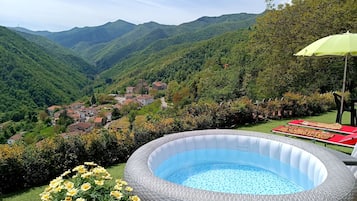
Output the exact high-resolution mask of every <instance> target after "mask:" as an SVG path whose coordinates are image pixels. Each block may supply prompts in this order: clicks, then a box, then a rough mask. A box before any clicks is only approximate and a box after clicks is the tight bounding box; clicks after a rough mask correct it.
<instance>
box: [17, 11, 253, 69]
mask: <svg viewBox="0 0 357 201" xmlns="http://www.w3.org/2000/svg"><path fill="white" fill-rule="evenodd" d="M256 17H257V15H256V14H246V13H241V14H231V15H224V16H220V17H202V18H199V19H197V20H196V21H193V22H190V23H185V24H181V25H178V26H174V25H162V24H158V23H155V22H148V23H144V24H139V25H133V24H131V23H128V22H124V21H121V20H118V21H116V22H112V23H107V24H104V25H102V26H97V27H85V28H74V29H71V30H68V31H63V32H55V33H51V32H32V34H38V35H42V36H45V37H47V38H48V39H50V40H52V41H54V42H56V43H58V44H60V45H62V46H64V47H67V48H70V49H71V50H73V51H75V52H76V53H77V54H78V55H80V56H82V57H83V58H85V59H86V60H87V61H88V62H90V63H92V64H95V65H96V67H97V70H98V71H103V70H106V69H109V68H111V67H112V66H114V65H115V64H116V63H118V62H121V61H123V60H124V59H126V58H128V57H130V56H132V55H135V54H138V53H140V52H141V51H142V50H144V49H147V47H149V46H150V48H151V49H150V51H152V52H155V51H160V50H162V49H164V48H167V47H169V46H172V45H177V44H183V43H192V42H197V41H202V40H206V39H210V38H212V37H214V36H218V35H220V34H223V33H226V32H228V31H233V30H237V29H241V28H248V27H250V26H252V25H253V24H254V23H255V19H256ZM18 30H19V31H26V30H21V29H18ZM26 32H29V31H28V30H27V31H26ZM147 51H148V50H147Z"/></svg>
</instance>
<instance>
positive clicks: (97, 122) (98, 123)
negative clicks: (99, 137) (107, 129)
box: [94, 117, 107, 128]
mask: <svg viewBox="0 0 357 201" xmlns="http://www.w3.org/2000/svg"><path fill="white" fill-rule="evenodd" d="M106 122H107V120H106V118H104V117H96V118H95V119H94V126H95V127H96V128H100V127H102V126H104V125H105V123H106Z"/></svg>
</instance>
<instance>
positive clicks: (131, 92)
mask: <svg viewBox="0 0 357 201" xmlns="http://www.w3.org/2000/svg"><path fill="white" fill-rule="evenodd" d="M134 90H135V87H127V88H126V91H125V93H126V94H133V93H134Z"/></svg>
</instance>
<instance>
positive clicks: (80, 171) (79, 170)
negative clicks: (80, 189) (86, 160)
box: [73, 165, 87, 174]
mask: <svg viewBox="0 0 357 201" xmlns="http://www.w3.org/2000/svg"><path fill="white" fill-rule="evenodd" d="M73 171H77V172H79V173H81V174H83V173H86V172H87V168H86V167H85V166H84V165H79V166H77V167H75V168H73Z"/></svg>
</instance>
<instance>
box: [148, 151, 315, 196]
mask: <svg viewBox="0 0 357 201" xmlns="http://www.w3.org/2000/svg"><path fill="white" fill-rule="evenodd" d="M154 174H155V175H156V176H158V177H160V178H162V179H165V180H167V181H170V182H173V183H176V184H180V185H183V186H187V187H192V188H197V189H203V190H210V191H218V192H225V193H239V194H256V195H278V194H291V193H295V192H300V191H304V190H308V189H311V188H313V182H312V181H311V180H309V179H308V178H307V176H306V175H305V174H302V173H301V172H300V171H299V170H298V169H296V168H292V167H290V166H288V165H286V164H283V163H281V162H280V161H278V160H274V159H271V158H269V157H266V156H262V155H259V154H255V153H251V152H244V151H239V150H228V149H203V150H195V151H188V152H183V153H180V154H176V155H174V156H172V157H170V158H168V159H167V160H165V161H164V162H163V163H162V164H160V165H159V166H158V167H157V168H156V169H155V170H154Z"/></svg>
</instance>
